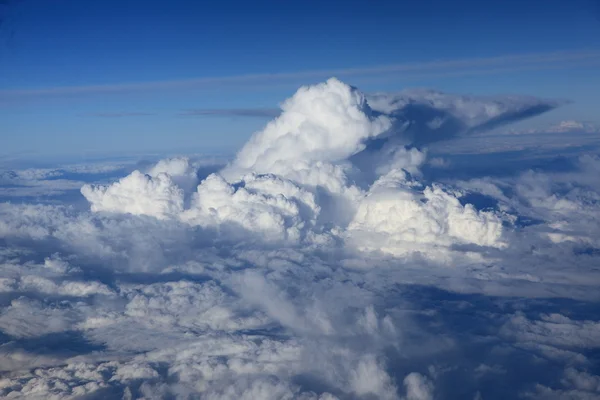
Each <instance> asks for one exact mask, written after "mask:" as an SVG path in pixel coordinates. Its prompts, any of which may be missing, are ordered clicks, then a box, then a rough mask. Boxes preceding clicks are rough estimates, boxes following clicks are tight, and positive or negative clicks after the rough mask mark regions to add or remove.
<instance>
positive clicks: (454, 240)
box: [82, 78, 538, 256]
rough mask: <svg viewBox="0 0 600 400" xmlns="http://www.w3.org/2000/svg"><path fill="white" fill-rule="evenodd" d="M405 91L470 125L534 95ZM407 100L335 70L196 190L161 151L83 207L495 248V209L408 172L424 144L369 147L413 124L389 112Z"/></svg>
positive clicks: (276, 231) (288, 235)
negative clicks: (363, 86) (480, 207)
mask: <svg viewBox="0 0 600 400" xmlns="http://www.w3.org/2000/svg"><path fill="white" fill-rule="evenodd" d="M417 94H418V95H419V96H420V97H419V96H417ZM411 96H412V97H411V99H412V98H416V97H419V98H420V99H421V100H420V101H421V102H425V103H427V104H429V106H430V107H433V108H435V109H437V110H441V111H448V110H449V111H450V112H451V115H452V116H453V118H461V121H462V122H463V123H464V124H465V126H469V127H472V126H474V125H475V124H480V125H481V124H485V123H486V122H487V121H491V120H493V119H497V118H502V117H503V116H505V115H513V114H515V113H518V112H519V111H520V110H523V109H525V108H527V107H531V105H532V104H534V105H536V104H538V103H536V102H535V101H533V100H531V99H526V100H522V101H513V102H512V103H511V102H510V101H508V100H507V101H491V100H488V102H487V103H486V102H483V103H482V102H477V101H476V100H475V99H471V98H463V97H451V96H448V95H442V94H439V93H433V92H424V93H421V92H415V93H413V94H412V95H411ZM367 99H368V101H370V102H373V103H374V104H376V109H377V110H378V111H377V112H374V111H373V110H372V109H371V107H370V106H369V103H368V101H367ZM412 104H414V101H412V100H411V101H408V100H406V98H405V97H402V96H398V95H397V96H388V97H384V96H383V95H382V94H379V95H374V96H370V97H367V96H365V95H364V94H362V93H361V92H359V91H358V90H357V89H355V88H353V87H351V86H348V85H346V84H344V83H342V82H340V81H339V80H337V79H335V78H332V79H330V80H328V81H327V82H325V83H322V84H318V85H314V86H309V87H303V88H301V89H299V90H298V92H297V93H296V94H294V96H292V97H291V98H290V99H288V100H286V101H285V102H284V103H283V105H282V110H283V112H282V114H281V115H280V116H278V117H276V118H275V119H274V120H273V121H272V122H270V123H268V124H267V126H266V127H265V128H264V129H263V130H262V131H260V132H257V133H256V134H255V135H254V136H253V137H252V138H251V139H250V140H249V141H248V143H247V144H246V145H245V146H244V147H243V148H242V149H241V150H240V152H239V153H238V155H237V157H236V158H235V159H234V160H233V161H232V162H231V163H230V164H229V165H228V166H227V167H225V168H224V169H223V170H222V171H221V172H219V173H217V174H213V175H210V176H208V177H207V178H206V179H204V180H203V181H202V182H201V183H200V184H199V185H198V186H197V189H196V190H195V192H193V193H191V192H189V191H188V190H189V182H190V180H189V179H192V180H193V179H195V172H194V171H195V170H194V168H193V166H192V165H191V164H190V162H189V160H187V159H169V160H162V161H160V162H158V163H157V164H156V165H154V166H153V167H151V168H150V169H149V170H148V175H144V174H142V173H141V172H137V171H136V172H134V173H132V174H131V175H130V176H128V177H126V178H123V179H122V180H120V181H119V182H116V183H114V184H112V185H110V186H99V187H91V186H84V188H83V189H82V193H83V195H84V196H85V197H86V198H87V199H88V201H89V202H90V204H91V206H92V211H97V212H113V213H130V214H134V215H149V216H154V217H156V218H160V219H165V218H172V219H176V220H180V221H183V222H186V223H188V224H191V225H199V226H202V227H205V228H207V227H213V228H214V227H218V228H219V229H226V230H227V231H228V232H230V233H233V232H237V234H244V233H243V232H246V234H251V233H253V232H254V233H256V234H258V236H256V237H257V238H258V237H261V238H263V239H264V240H267V241H271V242H272V241H283V242H288V243H300V242H302V243H305V244H311V243H312V244H315V243H324V242H323V240H325V243H328V241H329V240H330V239H331V240H342V241H348V244H349V245H351V246H352V247H356V248H358V249H363V250H369V251H378V250H379V251H383V252H385V253H390V254H394V255H406V254H408V253H411V252H420V253H422V254H424V255H426V256H433V254H434V253H437V252H439V251H440V249H443V248H446V249H449V248H451V247H452V246H453V245H454V244H474V245H478V246H492V247H501V246H503V245H504V242H503V241H502V222H501V220H500V218H499V217H498V216H495V215H494V214H493V213H492V212H479V211H477V210H476V209H475V208H474V207H473V206H472V205H469V204H466V205H462V204H460V202H459V200H458V198H457V197H456V196H455V195H454V194H453V192H452V191H448V190H446V191H445V190H443V189H442V188H441V187H440V186H439V185H438V186H430V187H424V186H422V185H420V184H418V182H417V181H415V180H414V178H415V177H418V176H419V175H420V173H421V172H420V167H421V166H422V165H423V163H424V161H425V158H426V155H425V153H424V152H423V151H420V150H418V149H416V148H411V147H410V146H408V147H407V146H401V145H395V146H394V147H391V146H390V145H387V147H385V148H384V149H383V150H377V149H376V148H373V147H372V146H371V145H370V144H369V143H371V142H370V141H371V140H373V139H377V138H378V137H380V136H381V137H382V138H387V137H390V136H394V137H402V135H403V134H404V133H405V130H403V129H404V128H403V127H405V126H406V124H407V123H409V124H410V123H412V122H413V121H411V120H403V119H402V118H403V116H402V115H401V114H395V113H396V112H397V111H398V110H402V109H403V108H402V107H406V106H407V105H412ZM385 112H389V114H385ZM432 118H434V120H431V121H428V123H429V125H428V126H429V128H428V129H431V130H435V129H437V128H440V127H441V126H442V125H443V124H437V125H436V123H435V121H436V118H438V116H436V115H434V116H433V117H432ZM398 127H400V128H398ZM440 129H441V128H440ZM455 133H456V132H454V131H453V132H450V133H449V135H453V134H455ZM407 137H408V136H407ZM355 156H357V157H358V158H355ZM409 174H410V175H409ZM185 179H188V181H187V183H186V181H185ZM188 197H189V198H190V201H189V207H187V208H186V209H184V204H186V201H185V199H186V198H188ZM357 241H358V242H360V243H358V242H357ZM428 246H429V248H431V249H435V251H432V252H430V251H428Z"/></svg>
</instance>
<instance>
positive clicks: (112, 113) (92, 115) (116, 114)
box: [85, 112, 156, 118]
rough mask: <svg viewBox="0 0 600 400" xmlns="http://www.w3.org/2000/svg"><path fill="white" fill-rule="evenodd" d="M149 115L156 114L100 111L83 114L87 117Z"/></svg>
mask: <svg viewBox="0 0 600 400" xmlns="http://www.w3.org/2000/svg"><path fill="white" fill-rule="evenodd" d="M151 115H156V114H154V113H146V112H100V113H92V114H85V116H87V117H100V118H124V117H148V116H151Z"/></svg>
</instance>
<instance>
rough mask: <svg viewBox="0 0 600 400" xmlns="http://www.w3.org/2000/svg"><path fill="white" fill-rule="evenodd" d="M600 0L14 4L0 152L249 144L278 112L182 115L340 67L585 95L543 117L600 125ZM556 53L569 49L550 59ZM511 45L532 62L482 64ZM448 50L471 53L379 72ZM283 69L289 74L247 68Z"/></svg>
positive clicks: (392, 82)
mask: <svg viewBox="0 0 600 400" xmlns="http://www.w3.org/2000/svg"><path fill="white" fill-rule="evenodd" d="M597 3H598V2H597V1H595V0H564V1H553V0H544V1H538V0H527V1H523V0H521V1H513V0H504V1H495V2H488V1H464V0H458V1H448V0H443V1H414V0H413V1H407V2H404V1H399V0H397V1H376V0H372V1H241V0H240V1H218V2H216V1H215V2H208V1H179V0H175V1H152V0H150V1H147V0H146V1H141V0H130V1H127V0H104V1H81V0H13V1H12V2H10V1H9V5H8V6H0V7H2V8H1V11H0V13H1V15H2V17H3V22H2V25H1V26H0V135H1V136H0V137H1V142H0V143H1V147H0V154H11V153H20V152H27V153H36V154H42V155H45V154H63V153H64V154H77V153H82V152H89V151H98V152H107V153H109V152H121V153H123V152H134V151H153V150H194V151H202V150H203V149H206V150H207V151H210V150H211V149H213V148H215V147H222V146H236V145H239V144H241V143H242V142H243V141H244V140H245V139H246V138H247V137H248V136H249V135H250V134H251V133H252V132H253V131H254V130H256V129H259V128H260V126H261V125H263V124H264V123H265V121H266V119H264V118H250V117H239V116H238V117H235V116H226V117H223V116H220V117H216V116H210V117H207V116H204V117H200V116H182V115H180V114H181V113H183V112H185V110H188V109H231V110H237V109H256V108H258V109H263V108H273V107H275V106H276V105H277V104H278V102H280V101H282V100H283V99H285V98H286V97H287V96H289V94H291V93H292V92H293V91H294V90H295V88H296V87H297V86H299V85H301V84H304V83H312V82H316V81H319V80H322V79H325V78H327V77H328V76H330V75H337V76H339V77H340V78H341V79H343V80H345V81H347V82H348V83H351V84H354V85H356V86H358V87H359V88H361V89H362V90H364V91H374V90H390V91H393V90H399V89H402V88H404V87H429V88H434V89H440V90H444V91H450V92H457V93H473V94H501V93H508V94H530V95H537V96H544V97H559V98H564V99H570V100H573V101H574V103H573V104H572V105H569V106H567V107H564V108H562V109H560V110H557V111H555V112H553V113H550V114H548V115H546V116H544V117H540V118H539V119H538V120H537V121H534V122H536V123H540V124H542V123H543V124H546V123H548V122H552V121H558V120H561V119H578V120H587V121H593V122H596V123H598V122H600V117H598V112H597V110H598V108H599V102H598V95H597V93H598V91H599V90H598V89H600V73H598V71H599V70H600V7H598V4H597ZM556 51H561V52H565V56H564V57H559V58H557V57H554V58H553V59H551V60H548V54H549V53H552V52H556ZM581 51H586V52H591V53H592V54H593V53H594V52H598V54H597V55H596V56H593V55H592V56H589V57H587V58H585V59H581V58H580V57H578V56H577V54H579V53H580V52H581ZM578 52H579V53H578ZM507 55H510V56H514V55H521V56H523V57H530V58H521V59H519V58H517V59H515V61H514V62H513V61H510V62H504V63H502V61H497V60H496V61H491V62H490V63H489V65H488V66H483V67H482V66H481V65H478V64H476V63H475V64H474V63H473V61H472V60H473V59H474V58H493V57H499V56H507ZM437 60H463V61H464V64H463V65H462V66H460V67H451V68H449V67H445V66H444V65H443V64H440V65H439V66H437V67H433V68H430V69H427V70H423V71H419V70H418V69H417V70H414V69H413V70H410V71H402V70H398V71H396V72H389V73H379V72H374V71H372V70H369V68H373V67H379V66H384V65H403V64H406V63H422V62H431V61H437ZM523 60H526V61H523ZM531 60H533V61H531ZM349 69H358V70H359V71H358V72H355V73H349V72H348V70H349ZM400 69H401V68H400ZM311 71H321V72H320V73H314V74H313V73H311ZM270 73H289V74H290V75H287V76H285V77H279V78H276V79H269V78H265V77H264V76H262V77H261V76H258V77H255V78H252V79H251V78H248V77H247V75H252V74H257V75H262V74H270ZM219 77H233V78H227V79H226V80H218V79H215V78H219ZM198 79H200V80H201V81H198ZM194 80H196V81H194ZM156 82H167V83H163V84H161V85H157V84H156ZM132 83H140V86H139V87H132V86H130V85H128V84H132ZM45 89H49V90H45ZM109 89H110V90H109ZM107 91H108V92H107ZM232 114H235V111H232Z"/></svg>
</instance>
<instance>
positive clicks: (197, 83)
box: [0, 50, 600, 101]
mask: <svg viewBox="0 0 600 400" xmlns="http://www.w3.org/2000/svg"><path fill="white" fill-rule="evenodd" d="M598 62H600V53H599V52H598V51H595V50H573V51H559V52H549V53H532V54H517V55H514V54H513V55H510V54H509V55H503V56H498V57H481V58H471V59H455V60H434V61H426V62H415V63H404V64H394V65H382V66H373V67H365V68H344V69H334V70H321V71H298V72H280V73H264V74H252V75H238V76H221V77H202V78H192V79H185V80H176V81H172V80H171V81H169V80H165V81H155V82H139V83H115V84H105V85H85V86H63V87H49V88H36V89H12V90H2V91H0V101H9V100H11V99H18V98H23V97H38V96H64V95H81V94H92V93H111V92H131V91H140V90H169V89H181V88H192V87H194V88H201V87H207V86H224V85H236V86H238V87H239V86H240V85H243V84H256V83H263V84H269V83H272V82H290V81H292V82H293V81H298V80H305V81H306V80H314V79H318V80H320V79H325V78H327V77H329V76H338V77H340V78H352V77H360V76H375V77H381V76H386V75H387V76H390V75H392V74H402V76H403V77H407V78H410V76H411V75H418V76H420V77H432V76H440V75H442V76H443V75H447V74H452V75H458V76H470V75H473V74H481V73H488V74H495V73H505V72H514V71H519V70H522V69H530V70H544V69H548V68H561V67H567V66H569V67H573V66H574V65H575V66H590V65H597V64H598Z"/></svg>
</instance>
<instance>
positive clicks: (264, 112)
mask: <svg viewBox="0 0 600 400" xmlns="http://www.w3.org/2000/svg"><path fill="white" fill-rule="evenodd" d="M279 114H281V110H280V109H278V108H217V109H205V108H200V109H189V110H185V111H183V112H181V113H180V114H179V115H180V116H182V117H256V118H274V117H277V116H278V115H279Z"/></svg>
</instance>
